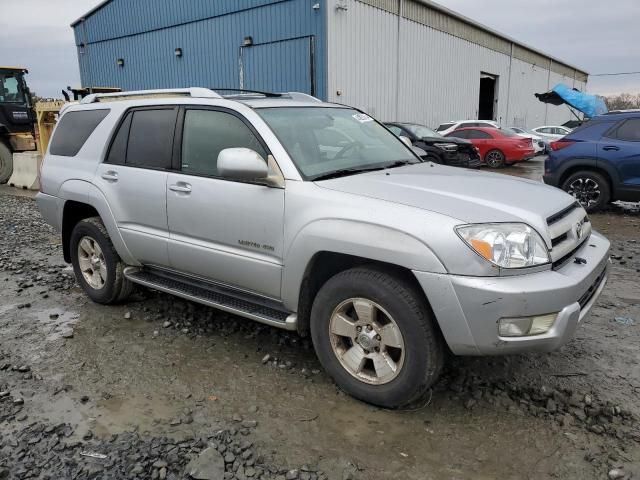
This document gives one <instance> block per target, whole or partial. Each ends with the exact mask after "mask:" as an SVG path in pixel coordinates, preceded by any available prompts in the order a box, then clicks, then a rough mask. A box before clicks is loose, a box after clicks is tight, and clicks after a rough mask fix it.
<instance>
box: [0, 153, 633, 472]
mask: <svg viewBox="0 0 640 480" xmlns="http://www.w3.org/2000/svg"><path fill="white" fill-rule="evenodd" d="M501 173H504V174H509V175H518V176H524V177H527V178H533V179H539V178H541V175H542V160H541V159H536V160H533V161H530V162H526V163H524V164H520V165H517V166H514V167H510V168H508V169H504V170H502V171H501ZM13 193H14V191H13V190H11V189H8V188H1V189H0V239H1V242H0V285H1V286H2V287H1V289H0V479H4V478H185V471H186V470H185V469H189V467H187V466H186V465H187V463H188V462H190V461H192V460H193V459H198V458H200V459H201V460H202V459H203V458H205V457H207V446H211V447H210V448H211V449H214V450H215V452H214V453H215V455H213V456H212V457H211V458H213V460H212V461H214V460H215V462H218V464H217V467H216V468H220V466H221V468H222V470H220V472H223V471H226V474H224V478H264V479H279V480H280V479H296V478H300V479H307V480H312V479H319V478H331V479H338V480H340V479H350V478H351V479H356V480H357V479H391V478H398V479H400V478H401V479H416V480H418V479H494V478H503V479H511V478H513V479H522V478H527V479H543V478H576V479H590V478H603V479H605V478H638V477H640V443H639V442H640V430H639V427H638V422H637V419H638V418H639V417H640V354H639V352H640V349H639V339H640V288H639V287H638V275H639V272H640V235H639V233H640V211H639V209H638V207H637V205H622V206H619V205H618V206H614V207H612V209H611V210H610V211H608V212H606V213H603V214H597V215H593V216H592V222H593V224H594V226H595V228H596V229H598V230H600V231H601V232H603V233H605V235H607V236H608V237H609V239H610V240H611V241H612V245H613V250H612V253H613V265H612V271H611V278H610V280H609V283H608V285H607V287H606V288H605V290H604V292H603V294H602V296H601V297H600V299H599V301H598V303H597V305H596V307H595V308H594V310H593V311H592V314H591V315H590V316H589V317H587V319H586V320H585V321H584V322H583V324H582V325H581V326H580V328H579V329H578V331H577V333H576V336H575V338H574V339H573V340H572V341H571V342H570V343H568V344H567V345H566V346H564V347H563V348H561V349H560V350H559V351H556V352H553V353H548V354H531V355H521V356H511V357H497V358H455V359H451V360H450V361H449V365H448V367H447V370H446V372H445V375H444V376H443V378H442V380H441V381H440V382H439V383H438V384H437V385H436V386H435V388H434V389H433V392H432V395H431V397H430V398H429V401H428V402H427V403H426V404H425V405H424V406H422V408H419V409H417V410H414V411H387V410H383V409H379V408H375V407H371V406H369V405H366V404H363V403H361V402H358V401H356V400H353V399H352V398H350V397H348V396H346V395H344V394H342V393H341V392H340V391H339V390H338V389H337V388H336V386H335V385H334V384H333V382H332V381H331V379H329V378H328V377H327V375H326V374H325V373H324V372H323V371H322V370H321V367H320V365H319V362H318V361H317V359H316V357H315V355H314V353H313V348H312V346H311V344H310V342H309V340H308V339H301V338H299V337H298V336H296V335H295V334H291V333H287V332H283V331H280V330H276V329H273V328H270V327H266V326H264V325H259V324H256V323H253V322H250V321H248V320H245V319H242V318H238V317H233V316H231V315H228V314H225V313H221V312H218V311H215V310H212V309H208V308H204V307H202V306H199V305H195V304H192V303H189V302H184V301H182V300H178V299H175V298H172V297H168V296H166V295H162V294H159V293H154V292H151V291H148V290H144V289H140V290H138V291H137V293H136V294H135V295H134V297H133V298H132V299H131V300H130V301H129V302H127V303H126V304H124V305H120V306H114V307H105V306H99V305H96V304H93V303H91V302H90V301H89V300H88V298H87V297H86V296H85V295H84V294H83V293H82V291H81V290H80V289H79V287H78V286H77V284H76V283H75V280H74V278H73V272H72V270H71V269H70V268H69V267H68V266H67V265H66V264H65V263H64V261H63V259H62V253H61V247H60V240H59V238H58V237H57V236H56V235H55V233H54V232H53V231H52V230H51V229H50V228H49V227H48V226H46V225H44V224H43V222H42V220H41V218H40V215H39V214H38V212H37V209H36V208H35V204H34V202H33V200H32V199H31V198H29V196H21V197H16V196H14V195H13ZM20 193H24V192H20ZM505 201H508V199H505ZM532 201H535V199H532ZM5 392H7V393H5ZM210 451H211V450H209V453H210ZM203 452H205V453H203ZM216 452H217V453H216ZM245 452H249V453H245ZM83 454H84V455H83ZM88 454H92V455H88ZM103 456H104V458H103ZM210 456H211V455H210ZM215 462H214V463H215ZM190 466H191V467H192V468H195V467H193V465H192V464H190ZM212 468H213V467H212ZM221 475H222V473H221ZM219 478H223V477H222V476H221V477H219Z"/></svg>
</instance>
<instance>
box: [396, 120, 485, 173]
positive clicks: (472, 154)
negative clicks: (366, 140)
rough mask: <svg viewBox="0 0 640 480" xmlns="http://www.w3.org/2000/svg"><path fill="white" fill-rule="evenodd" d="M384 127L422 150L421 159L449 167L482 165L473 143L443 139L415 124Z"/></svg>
mask: <svg viewBox="0 0 640 480" xmlns="http://www.w3.org/2000/svg"><path fill="white" fill-rule="evenodd" d="M385 126H386V127H387V128H388V129H389V130H391V131H392V132H393V133H395V134H396V135H398V136H402V137H406V138H408V139H409V140H411V143H412V144H413V145H414V146H416V147H418V148H421V149H422V150H424V152H425V155H424V156H423V159H425V160H431V161H434V162H436V163H440V164H442V165H449V166H451V167H467V168H477V167H479V166H480V165H482V160H481V159H480V151H479V150H478V148H477V147H476V146H474V145H473V143H471V142H469V141H467V140H463V139H461V138H447V139H445V138H444V137H443V136H442V135H440V134H439V133H438V132H434V131H433V130H431V129H430V128H427V127H425V126H423V125H417V124H415V123H401V122H387V123H385Z"/></svg>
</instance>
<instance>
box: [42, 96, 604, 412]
mask: <svg viewBox="0 0 640 480" xmlns="http://www.w3.org/2000/svg"><path fill="white" fill-rule="evenodd" d="M505 199H508V200H505ZM532 199H534V201H532ZM37 201H38V205H39V208H40V211H41V212H42V215H43V216H44V218H45V219H46V220H47V221H48V222H49V223H51V224H52V225H54V226H55V227H56V228H57V229H58V230H60V232H61V235H62V242H63V243H62V244H63V251H64V258H65V260H66V261H67V262H71V263H72V264H73V268H74V271H75V274H76V277H77V280H78V282H79V284H80V285H81V286H82V288H83V289H84V290H85V292H86V293H87V295H88V296H89V297H90V298H91V299H92V300H94V301H95V302H98V303H103V304H110V303H116V302H122V301H124V300H125V298H126V297H127V295H128V294H129V293H130V292H131V290H132V288H133V285H134V284H139V285H143V286H146V287H150V288H153V289H155V290H159V291H162V292H167V293H170V294H173V295H176V296H179V297H183V298H186V299H189V300H192V301H195V302H199V303H203V304H206V305H210V306H212V307H216V308H219V309H222V310H226V311H228V312H232V313H235V314H237V315H240V316H243V317H246V318H249V319H252V320H257V321H259V322H263V323H266V324H268V325H272V326H275V327H280V328H284V329H287V330H295V331H298V332H299V333H300V334H302V335H308V334H310V335H311V338H312V340H313V345H314V347H315V350H316V352H317V355H318V357H319V359H320V362H321V363H322V365H323V366H324V368H325V369H326V370H327V371H328V372H329V373H330V374H331V376H332V377H333V378H334V379H335V381H336V382H337V384H338V385H339V386H340V387H341V388H342V389H344V390H345V391H347V392H348V393H350V394H351V395H353V396H355V397H357V398H359V399H362V400H364V401H367V402H370V403H373V404H377V405H381V406H385V407H406V406H409V405H411V404H415V403H416V402H418V401H420V400H421V399H422V398H423V397H424V396H425V394H427V393H428V389H429V387H430V386H431V385H432V384H433V383H434V381H435V380H436V379H437V377H438V375H439V374H440V372H441V369H442V366H443V363H444V361H445V357H446V355H447V353H448V352H449V351H450V352H452V353H453V354H456V355H495V354H504V353H519V352H527V351H549V350H553V349H556V348H558V347H560V346H561V345H562V344H563V343H565V342H567V341H568V340H569V339H570V338H571V336H572V335H573V333H574V331H575V329H576V327H578V325H579V324H580V322H581V321H582V320H583V319H584V317H585V315H586V314H587V313H588V312H589V310H590V308H591V307H592V305H593V304H594V302H595V301H596V299H597V298H598V295H599V294H600V292H601V291H602V289H603V287H604V285H605V282H606V279H607V271H608V256H609V242H608V241H607V240H606V239H605V238H604V237H603V236H601V235H599V234H598V233H596V232H595V231H592V229H591V224H590V222H589V218H588V217H587V214H586V213H585V211H584V209H583V208H582V207H581V206H580V205H579V204H578V203H577V202H576V200H575V199H574V198H573V197H571V196H569V195H567V194H566V193H564V192H563V191H561V190H559V189H556V188H552V187H549V186H546V185H544V184H542V183H538V182H533V181H528V180H523V179H516V178H511V177H506V176H503V175H496V174H491V173H485V172H478V171H469V170H462V169H455V168H451V167H446V166H441V165H436V164H434V163H431V162H424V161H422V160H421V159H420V158H419V157H418V156H416V155H415V154H414V153H413V151H412V150H411V148H409V147H408V146H407V145H405V144H404V143H403V142H402V141H401V140H400V139H398V138H397V137H396V136H395V135H393V134H392V133H391V132H390V131H388V130H387V129H386V128H385V127H384V126H382V125H381V124H380V123H378V122H377V121H376V120H374V119H373V118H371V117H370V116H368V115H367V114H365V113H363V112H361V111H358V110H355V109H352V108H348V107H345V106H342V105H333V104H328V103H322V102H320V101H319V100H317V99H315V98H313V97H310V96H307V95H304V94H300V93H284V94H259V93H246V92H241V93H239V94H238V93H236V94H234V95H229V96H224V97H223V96H221V95H219V94H218V93H216V92H214V91H212V90H208V89H197V88H192V89H178V90H170V91H166V90H165V91H144V92H129V93H120V94H104V95H90V96H88V97H86V98H85V99H83V100H82V101H81V102H80V103H79V104H73V105H70V106H69V107H67V108H66V109H65V110H64V111H63V112H62V115H61V118H60V121H59V123H58V125H57V127H56V130H55V132H54V135H53V138H52V141H51V144H50V146H49V151H48V153H47V155H46V158H45V160H44V164H43V167H42V172H41V192H40V193H39V194H38V197H37Z"/></svg>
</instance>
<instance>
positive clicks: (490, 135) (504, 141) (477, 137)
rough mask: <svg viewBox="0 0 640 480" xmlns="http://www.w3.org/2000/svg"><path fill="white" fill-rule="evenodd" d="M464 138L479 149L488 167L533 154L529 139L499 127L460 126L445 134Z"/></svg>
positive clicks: (499, 166)
mask: <svg viewBox="0 0 640 480" xmlns="http://www.w3.org/2000/svg"><path fill="white" fill-rule="evenodd" d="M446 137H447V138H451V137H456V138H464V139H467V140H469V141H470V142H471V143H473V144H474V145H475V146H476V147H478V149H479V150H480V156H481V157H482V159H483V160H484V162H485V163H486V164H487V166H488V167H490V168H501V167H504V166H505V165H513V164H514V163H517V162H521V161H523V160H529V159H530V158H533V157H534V156H535V151H534V149H533V144H532V141H531V139H528V138H523V137H520V136H518V135H516V134H515V133H513V132H511V131H510V130H504V129H500V128H482V127H477V128H461V129H458V130H454V131H453V132H451V133H449V134H448V135H446Z"/></svg>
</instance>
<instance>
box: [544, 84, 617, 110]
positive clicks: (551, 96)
mask: <svg viewBox="0 0 640 480" xmlns="http://www.w3.org/2000/svg"><path fill="white" fill-rule="evenodd" d="M536 97H538V99H539V100H540V101H541V102H545V103H552V104H554V105H562V104H563V103H566V104H567V105H569V106H570V107H573V108H575V109H576V110H578V111H580V112H582V113H584V114H585V116H586V117H588V118H591V117H595V116H596V115H602V114H603V113H607V112H608V111H609V109H608V108H607V105H606V104H605V103H604V100H603V99H602V98H601V97H598V96H597V95H589V94H588V93H582V92H580V91H578V90H574V89H573V88H571V87H569V86H567V85H565V84H563V83H559V84H558V85H556V86H555V87H553V90H551V91H550V92H547V93H542V94H538V93H536Z"/></svg>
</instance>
